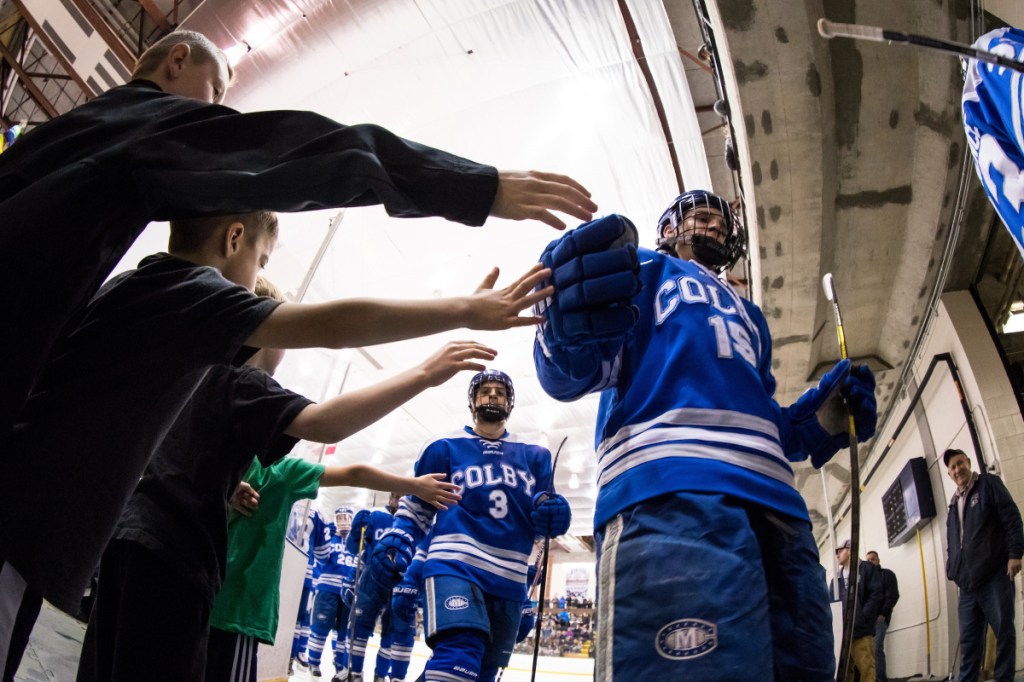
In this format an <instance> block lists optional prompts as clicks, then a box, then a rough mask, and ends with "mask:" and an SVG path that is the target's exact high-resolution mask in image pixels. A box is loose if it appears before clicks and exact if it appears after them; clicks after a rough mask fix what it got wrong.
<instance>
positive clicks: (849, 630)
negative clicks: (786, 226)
mask: <svg viewBox="0 0 1024 682" xmlns="http://www.w3.org/2000/svg"><path fill="white" fill-rule="evenodd" d="M821 284H822V288H824V290H825V298H827V299H828V300H829V301H830V302H831V303H832V314H833V316H834V317H835V319H836V336H837V337H838V339H839V355H840V357H842V359H843V360H846V359H848V358H849V357H850V354H849V353H848V352H847V350H846V331H845V329H844V328H843V316H842V313H841V312H840V310H839V296H838V295H837V294H836V283H835V280H834V279H833V278H832V273H831V272H829V273H827V274H826V275H825V276H824V277H823V278H822V280H821ZM849 429H850V576H849V579H848V580H847V582H846V601H845V603H844V604H843V608H844V611H843V641H842V645H841V647H840V649H839V665H838V666H837V667H836V681H837V682H841V681H842V680H845V679H846V672H847V669H848V668H849V667H850V663H851V659H852V656H851V655H850V654H851V651H850V649H851V647H852V646H853V622H854V619H855V616H856V613H857V577H858V574H859V573H860V571H859V570H858V569H859V568H860V559H859V557H860V547H859V546H860V462H859V459H858V454H857V426H856V424H855V423H854V421H853V414H849ZM835 581H836V585H838V584H839V576H836V577H835Z"/></svg>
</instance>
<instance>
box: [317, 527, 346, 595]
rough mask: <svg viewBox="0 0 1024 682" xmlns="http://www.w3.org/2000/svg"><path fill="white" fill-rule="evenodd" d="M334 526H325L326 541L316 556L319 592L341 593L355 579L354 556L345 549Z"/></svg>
mask: <svg viewBox="0 0 1024 682" xmlns="http://www.w3.org/2000/svg"><path fill="white" fill-rule="evenodd" d="M334 529H335V526H334V524H330V525H329V526H328V528H327V532H328V535H327V537H326V543H325V544H324V546H323V547H322V548H321V550H320V553H319V556H318V558H317V566H318V568H319V570H320V577H319V578H318V579H317V583H316V589H317V590H318V591H321V592H331V593H334V594H341V590H342V588H344V587H352V583H353V580H354V579H355V571H356V557H355V555H354V554H349V552H348V551H347V550H346V549H345V539H344V538H342V537H341V536H339V535H336V534H335V533H334Z"/></svg>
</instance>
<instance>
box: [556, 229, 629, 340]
mask: <svg viewBox="0 0 1024 682" xmlns="http://www.w3.org/2000/svg"><path fill="white" fill-rule="evenodd" d="M636 245H637V231H636V227H634V226H633V223H631V222H630V221H629V220H628V219H627V218H624V217H622V216H619V215H614V214H613V215H609V216H605V217H604V218H599V219H598V220H594V221H591V222H589V223H585V224H583V225H581V226H580V227H578V228H576V229H575V230H571V231H570V232H568V233H566V234H565V235H564V236H563V237H562V238H560V239H556V240H555V241H553V242H551V243H550V244H548V246H547V248H546V249H544V253H542V254H541V257H540V261H541V263H543V264H544V265H545V267H548V268H551V273H552V274H551V279H550V280H548V281H545V282H542V283H541V285H540V286H541V287H545V286H547V285H549V284H551V285H554V288H555V293H554V294H553V295H552V296H551V297H549V298H548V299H546V300H545V301H542V302H540V303H538V304H537V307H536V310H537V314H538V315H543V316H544V317H545V322H544V325H543V334H544V338H545V344H546V345H548V346H549V347H551V348H560V347H564V346H567V345H571V344H578V343H587V342H593V341H600V340H607V339H612V338H622V337H623V336H624V335H625V334H626V332H628V331H629V330H630V329H632V328H633V325H634V324H636V321H637V319H638V317H639V312H638V311H637V309H636V307H635V306H634V305H633V296H635V295H636V293H637V292H639V291H640V262H639V260H638V259H637V254H636Z"/></svg>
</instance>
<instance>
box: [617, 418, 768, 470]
mask: <svg viewBox="0 0 1024 682" xmlns="http://www.w3.org/2000/svg"><path fill="white" fill-rule="evenodd" d="M659 424H661V425H666V426H692V427H700V426H717V427H721V428H726V429H743V430H745V431H754V432H757V433H760V434H761V435H763V436H766V437H768V438H770V439H771V440H773V441H775V442H776V443H778V442H779V428H778V426H776V425H775V424H774V423H773V422H770V421H768V420H767V419H762V418H761V417H755V416H754V415H750V414H744V413H742V412H733V411H731V410H715V409H710V408H702V407H682V408H679V409H676V410H669V411H668V412H665V413H664V414H662V415H660V416H658V417H657V418H656V419H652V420H650V421H647V422H644V423H642V424H630V425H627V426H623V427H622V428H621V429H619V430H618V431H617V432H616V433H615V435H614V436H612V437H611V438H606V439H604V440H603V441H601V443H600V444H599V445H598V446H597V455H598V461H600V460H602V459H604V457H605V456H606V455H607V454H608V453H609V452H611V451H612V450H614V449H616V448H619V447H622V446H623V444H624V443H626V442H628V441H630V440H632V439H633V438H635V437H636V436H637V435H638V434H640V433H643V432H644V431H647V430H648V429H650V428H651V427H653V426H656V425H659ZM714 433H715V434H718V433H720V432H719V431H715V432H714Z"/></svg>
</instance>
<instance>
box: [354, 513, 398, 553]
mask: <svg viewBox="0 0 1024 682" xmlns="http://www.w3.org/2000/svg"><path fill="white" fill-rule="evenodd" d="M394 522H395V517H394V516H392V515H391V512H387V511H381V510H379V509H374V510H372V511H371V510H369V509H361V510H359V512H358V513H357V514H356V515H355V517H353V519H352V530H351V531H350V532H349V534H348V541H347V542H346V548H347V549H348V552H349V554H352V555H353V556H355V555H357V554H359V538H360V535H361V534H362V532H363V528H364V527H365V528H366V534H365V535H364V536H363V561H364V562H365V561H366V557H367V555H368V554H369V551H370V549H372V548H373V545H374V543H375V542H377V540H380V536H381V535H383V534H384V531H386V530H387V529H388V528H391V526H392V525H393V524H394Z"/></svg>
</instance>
